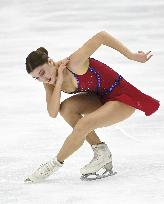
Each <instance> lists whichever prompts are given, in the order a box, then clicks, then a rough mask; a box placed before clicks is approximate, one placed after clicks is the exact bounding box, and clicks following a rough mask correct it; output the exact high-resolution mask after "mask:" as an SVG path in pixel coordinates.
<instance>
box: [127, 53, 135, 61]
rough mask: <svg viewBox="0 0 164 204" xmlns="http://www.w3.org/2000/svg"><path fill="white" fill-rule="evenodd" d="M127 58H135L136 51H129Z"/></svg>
mask: <svg viewBox="0 0 164 204" xmlns="http://www.w3.org/2000/svg"><path fill="white" fill-rule="evenodd" d="M127 58H128V59H130V60H134V53H132V52H129V54H128V56H127Z"/></svg>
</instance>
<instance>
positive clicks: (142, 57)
mask: <svg viewBox="0 0 164 204" xmlns="http://www.w3.org/2000/svg"><path fill="white" fill-rule="evenodd" d="M150 53H151V51H149V52H147V53H144V52H143V51H138V53H134V54H133V56H132V60H134V61H137V62H141V63H145V62H147V61H148V60H149V59H150V58H151V57H152V56H153V55H152V54H150ZM149 54H150V55H149ZM148 55H149V56H148Z"/></svg>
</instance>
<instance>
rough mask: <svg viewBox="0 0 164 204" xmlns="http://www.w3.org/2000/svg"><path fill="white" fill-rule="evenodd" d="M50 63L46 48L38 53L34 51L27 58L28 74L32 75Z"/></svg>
mask: <svg viewBox="0 0 164 204" xmlns="http://www.w3.org/2000/svg"><path fill="white" fill-rule="evenodd" d="M47 62H48V51H47V50H46V49H45V48H44V47H39V48H38V49H37V50H36V51H32V52H31V53H30V54H29V55H28V56H27V58H26V70H27V73H28V74H29V73H31V72H32V71H33V70H34V69H35V68H36V67H38V66H39V65H43V64H45V63H47Z"/></svg>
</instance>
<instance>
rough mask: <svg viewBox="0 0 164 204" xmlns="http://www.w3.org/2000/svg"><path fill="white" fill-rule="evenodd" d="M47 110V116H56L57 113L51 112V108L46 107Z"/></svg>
mask: <svg viewBox="0 0 164 204" xmlns="http://www.w3.org/2000/svg"><path fill="white" fill-rule="evenodd" d="M47 111H48V114H49V116H50V117H51V118H56V117H57V115H58V113H54V112H52V111H51V110H49V109H48V107H47Z"/></svg>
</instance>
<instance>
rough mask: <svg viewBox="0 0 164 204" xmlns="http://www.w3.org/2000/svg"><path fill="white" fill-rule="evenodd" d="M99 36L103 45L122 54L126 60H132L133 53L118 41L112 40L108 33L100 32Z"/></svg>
mask: <svg viewBox="0 0 164 204" xmlns="http://www.w3.org/2000/svg"><path fill="white" fill-rule="evenodd" d="M101 35H102V36H103V38H102V39H103V42H102V44H103V45H106V46H108V47H111V48H113V49H115V50H117V51H118V52H120V53H121V54H123V55H124V56H125V57H127V58H128V59H133V53H132V52H131V51H130V50H129V49H128V48H127V47H126V46H125V45H124V44H123V43H122V42H120V41H119V40H118V39H116V38H114V37H113V36H112V35H110V34H109V33H107V32H105V31H102V34H101Z"/></svg>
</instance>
